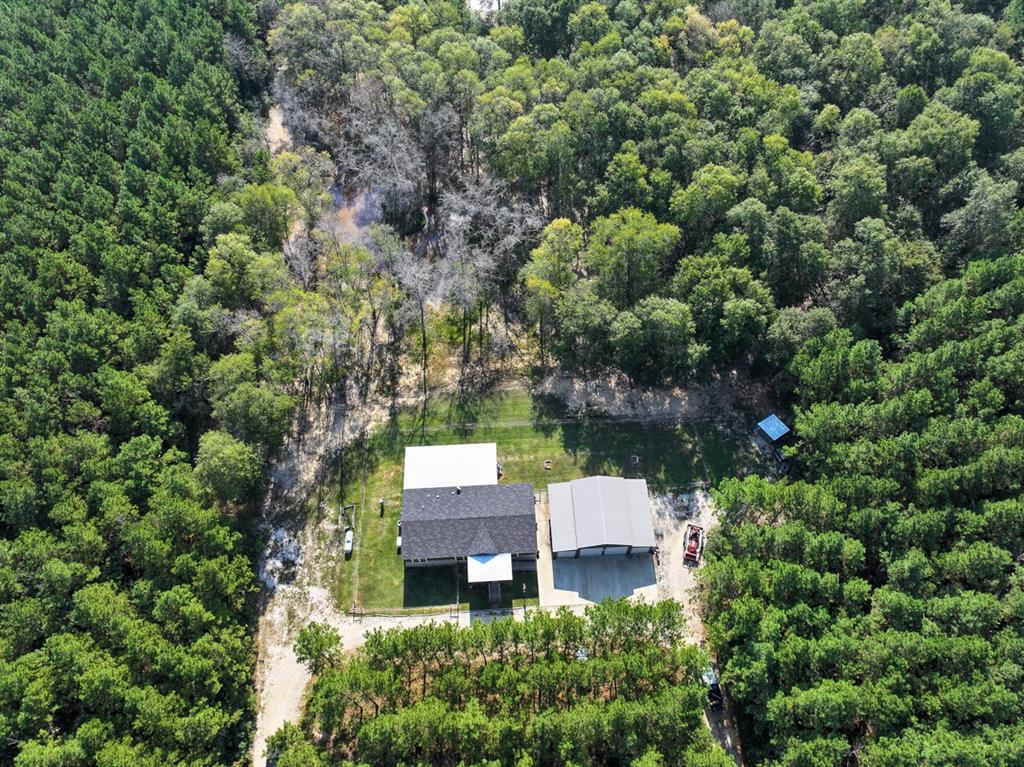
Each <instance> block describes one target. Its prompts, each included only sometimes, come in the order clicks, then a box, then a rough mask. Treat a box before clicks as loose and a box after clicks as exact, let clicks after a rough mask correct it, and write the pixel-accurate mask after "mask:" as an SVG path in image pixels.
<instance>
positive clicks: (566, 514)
mask: <svg viewBox="0 0 1024 767" xmlns="http://www.w3.org/2000/svg"><path fill="white" fill-rule="evenodd" d="M548 509H550V511H551V548H552V550H553V551H572V550H573V549H575V548H576V519H575V516H574V515H573V513H572V486H571V485H570V484H569V483H568V482H556V483H554V484H551V485H548Z"/></svg>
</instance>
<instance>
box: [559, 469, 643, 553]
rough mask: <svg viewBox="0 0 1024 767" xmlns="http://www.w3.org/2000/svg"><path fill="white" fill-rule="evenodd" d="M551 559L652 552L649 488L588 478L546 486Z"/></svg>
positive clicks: (637, 482)
mask: <svg viewBox="0 0 1024 767" xmlns="http://www.w3.org/2000/svg"><path fill="white" fill-rule="evenodd" d="M548 508H549V510H550V514H551V553H552V556H553V557H554V558H556V559H567V558H572V557H598V556H613V555H627V554H638V553H644V554H650V553H653V552H654V548H655V545H656V543H655V539H654V523H653V520H652V519H651V502H650V498H649V497H648V495H647V482H646V481H645V480H643V479H623V478H622V477H604V476H599V477H586V478H585V479H576V480H573V481H571V482H556V483H553V484H551V485H548Z"/></svg>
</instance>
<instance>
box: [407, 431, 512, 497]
mask: <svg viewBox="0 0 1024 767" xmlns="http://www.w3.org/2000/svg"><path fill="white" fill-rule="evenodd" d="M496 484H498V446H497V445H496V444H495V443H494V442H480V443H476V444H470V445H415V446H410V447H407V448H406V449H405V481H404V483H403V489H404V490H418V489H421V488H425V487H469V486H473V485H496Z"/></svg>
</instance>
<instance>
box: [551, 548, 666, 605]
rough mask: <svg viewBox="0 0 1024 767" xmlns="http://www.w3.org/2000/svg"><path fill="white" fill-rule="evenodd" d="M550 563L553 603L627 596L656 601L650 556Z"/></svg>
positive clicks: (656, 594) (655, 586) (595, 558)
mask: <svg viewBox="0 0 1024 767" xmlns="http://www.w3.org/2000/svg"><path fill="white" fill-rule="evenodd" d="M551 564H552V576H553V581H554V583H553V586H554V588H553V593H552V597H553V598H554V599H555V600H557V601H556V604H577V603H579V602H600V601H601V600H602V599H618V598H620V597H630V598H633V599H645V600H647V601H648V602H655V601H657V599H658V581H657V578H656V577H655V573H654V560H653V559H652V558H651V556H650V555H649V554H645V555H643V556H640V555H637V556H632V557H624V556H612V557H588V558H585V559H556V560H554V562H552V563H551Z"/></svg>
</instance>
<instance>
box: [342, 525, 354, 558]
mask: <svg viewBox="0 0 1024 767" xmlns="http://www.w3.org/2000/svg"><path fill="white" fill-rule="evenodd" d="M355 542H356V534H355V531H354V530H353V529H352V528H351V527H346V528H345V549H344V551H345V557H346V558H348V557H350V556H352V547H353V546H354V545H355Z"/></svg>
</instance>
